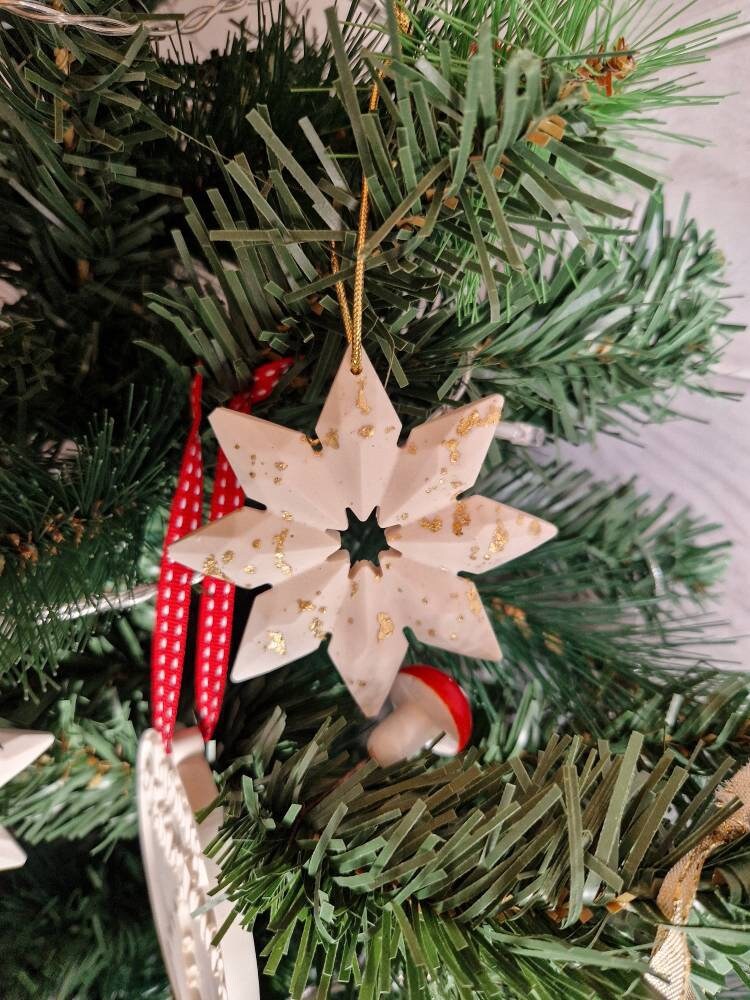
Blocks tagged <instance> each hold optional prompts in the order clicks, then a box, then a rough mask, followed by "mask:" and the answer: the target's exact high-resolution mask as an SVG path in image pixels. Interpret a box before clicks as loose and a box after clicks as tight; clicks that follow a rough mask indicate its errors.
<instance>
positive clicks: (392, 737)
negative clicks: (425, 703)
mask: <svg viewBox="0 0 750 1000" xmlns="http://www.w3.org/2000/svg"><path fill="white" fill-rule="evenodd" d="M443 732H445V728H444V725H441V724H440V723H439V722H438V721H436V720H435V717H434V715H432V716H431V715H429V714H428V713H427V712H425V711H424V709H423V707H422V706H421V705H420V704H418V703H416V702H413V701H405V702H402V703H401V704H400V705H399V706H398V707H397V708H394V710H393V711H392V712H391V714H390V715H388V716H386V718H385V719H383V721H382V722H379V723H378V725H377V726H375V728H374V729H373V731H372V732H371V733H370V737H369V739H368V740H367V750H368V753H369V754H370V756H371V757H372V759H373V760H375V761H377V763H378V764H380V766H381V767H389V766H390V765H391V764H396V763H397V762H398V761H400V760H406V759H407V758H409V757H413V756H414V754H415V753H419V751H420V750H421V749H422V747H424V746H426V745H427V744H428V743H431V742H432V741H433V740H435V739H437V737H438V736H440V735H441V733H443Z"/></svg>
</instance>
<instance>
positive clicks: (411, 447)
mask: <svg viewBox="0 0 750 1000" xmlns="http://www.w3.org/2000/svg"><path fill="white" fill-rule="evenodd" d="M405 450H406V451H407V452H408V453H409V454H410V455H416V454H417V446H416V445H415V444H407V446H406V449H405Z"/></svg>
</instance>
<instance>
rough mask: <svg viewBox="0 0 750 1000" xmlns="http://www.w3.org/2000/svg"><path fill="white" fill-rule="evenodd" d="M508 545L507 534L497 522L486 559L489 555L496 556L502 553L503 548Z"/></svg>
mask: <svg viewBox="0 0 750 1000" xmlns="http://www.w3.org/2000/svg"><path fill="white" fill-rule="evenodd" d="M507 544H508V532H507V531H506V530H505V528H504V527H503V526H502V524H500V522H499V521H498V522H497V524H496V525H495V532H494V534H493V536H492V538H491V539H490V547H489V550H488V557H489V556H491V555H493V556H494V555H497V553H498V552H502V551H503V549H504V548H505V546H506V545H507Z"/></svg>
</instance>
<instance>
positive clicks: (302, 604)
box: [297, 597, 315, 611]
mask: <svg viewBox="0 0 750 1000" xmlns="http://www.w3.org/2000/svg"><path fill="white" fill-rule="evenodd" d="M297 607H298V608H299V610H300V611H312V610H313V608H314V607H315V605H314V604H313V602H312V601H306V600H305V599H304V598H302V597H298V598H297Z"/></svg>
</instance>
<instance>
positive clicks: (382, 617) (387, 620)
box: [378, 611, 395, 642]
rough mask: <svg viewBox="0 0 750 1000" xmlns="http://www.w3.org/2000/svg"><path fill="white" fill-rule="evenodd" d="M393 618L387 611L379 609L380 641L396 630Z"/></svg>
mask: <svg viewBox="0 0 750 1000" xmlns="http://www.w3.org/2000/svg"><path fill="white" fill-rule="evenodd" d="M394 628H395V626H394V624H393V619H392V618H391V616H390V615H388V614H386V613H385V611H378V642H382V641H383V639H387V638H388V636H390V635H393V632H394Z"/></svg>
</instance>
